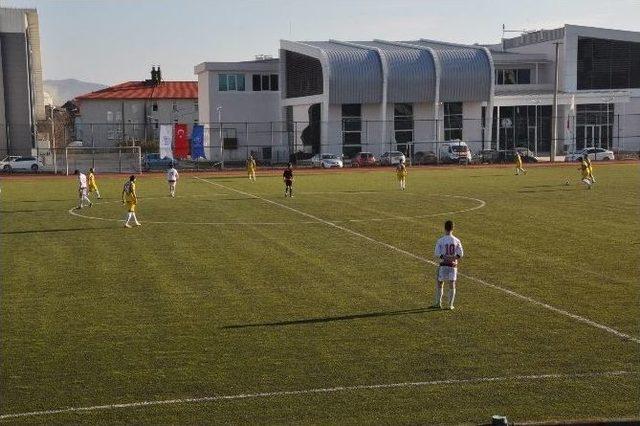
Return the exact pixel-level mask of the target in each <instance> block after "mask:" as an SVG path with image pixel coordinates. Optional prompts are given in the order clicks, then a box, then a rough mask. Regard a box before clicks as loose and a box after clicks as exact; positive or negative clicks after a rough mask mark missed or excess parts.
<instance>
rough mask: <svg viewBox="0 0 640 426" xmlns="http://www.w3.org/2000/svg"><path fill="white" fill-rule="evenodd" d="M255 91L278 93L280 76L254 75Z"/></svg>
mask: <svg viewBox="0 0 640 426" xmlns="http://www.w3.org/2000/svg"><path fill="white" fill-rule="evenodd" d="M252 81H253V91H254V92H260V91H272V92H276V91H278V74H253V78H252Z"/></svg>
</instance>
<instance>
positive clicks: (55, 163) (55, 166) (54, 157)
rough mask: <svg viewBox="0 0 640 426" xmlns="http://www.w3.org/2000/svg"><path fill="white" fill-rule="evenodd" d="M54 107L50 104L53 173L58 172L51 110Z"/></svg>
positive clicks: (54, 125)
mask: <svg viewBox="0 0 640 426" xmlns="http://www.w3.org/2000/svg"><path fill="white" fill-rule="evenodd" d="M54 109H55V107H54V106H53V105H51V110H50V112H51V146H52V147H53V174H54V175H57V174H58V161H57V158H56V124H55V120H54V118H53V110H54Z"/></svg>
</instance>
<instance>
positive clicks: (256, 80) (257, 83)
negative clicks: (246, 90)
mask: <svg viewBox="0 0 640 426" xmlns="http://www.w3.org/2000/svg"><path fill="white" fill-rule="evenodd" d="M260 80H261V79H260V74H254V75H253V78H252V81H253V83H252V86H253V91H254V92H259V91H260V90H261V88H260Z"/></svg>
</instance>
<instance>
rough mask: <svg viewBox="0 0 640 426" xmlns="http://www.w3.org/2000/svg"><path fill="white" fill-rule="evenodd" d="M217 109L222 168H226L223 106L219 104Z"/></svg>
mask: <svg viewBox="0 0 640 426" xmlns="http://www.w3.org/2000/svg"><path fill="white" fill-rule="evenodd" d="M216 111H218V127H219V128H220V129H219V131H220V132H219V135H218V136H219V139H220V170H222V169H224V153H223V151H222V149H223V145H224V144H223V143H222V142H223V141H222V106H218V108H216Z"/></svg>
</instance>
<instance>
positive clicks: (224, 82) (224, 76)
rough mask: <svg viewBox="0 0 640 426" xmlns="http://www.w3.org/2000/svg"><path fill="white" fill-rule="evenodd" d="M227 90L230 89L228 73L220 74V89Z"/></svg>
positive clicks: (221, 90)
mask: <svg viewBox="0 0 640 426" xmlns="http://www.w3.org/2000/svg"><path fill="white" fill-rule="evenodd" d="M227 90H228V86H227V74H219V75H218V91H219V92H226V91H227Z"/></svg>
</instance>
